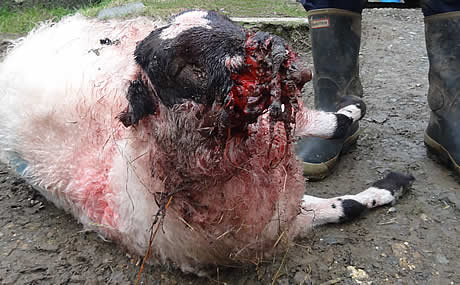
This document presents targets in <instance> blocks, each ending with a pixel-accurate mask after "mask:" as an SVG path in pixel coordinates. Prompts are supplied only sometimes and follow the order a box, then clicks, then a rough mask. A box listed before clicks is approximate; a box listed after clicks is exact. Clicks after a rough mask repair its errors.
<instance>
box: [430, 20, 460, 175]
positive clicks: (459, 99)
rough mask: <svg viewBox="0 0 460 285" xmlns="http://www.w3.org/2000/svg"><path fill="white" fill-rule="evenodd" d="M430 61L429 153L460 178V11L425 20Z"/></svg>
mask: <svg viewBox="0 0 460 285" xmlns="http://www.w3.org/2000/svg"><path fill="white" fill-rule="evenodd" d="M425 39H426V48H427V51H428V58H429V61H430V71H429V81H430V88H429V90H428V104H429V106H430V109H431V115H430V121H429V123H428V127H427V128H426V131H425V145H426V146H427V148H428V150H429V151H430V152H432V153H433V154H435V155H436V156H437V157H439V158H440V159H441V161H443V162H446V163H448V164H449V165H450V166H452V168H453V169H454V170H455V171H456V173H457V174H458V175H460V12H449V13H443V14H437V15H433V16H429V17H426V18H425Z"/></svg>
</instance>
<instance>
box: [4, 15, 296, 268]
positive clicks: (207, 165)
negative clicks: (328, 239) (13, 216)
mask: <svg viewBox="0 0 460 285" xmlns="http://www.w3.org/2000/svg"><path fill="white" fill-rule="evenodd" d="M160 25H161V24H160V23H156V22H152V21H151V20H148V19H144V18H137V19H133V20H129V21H103V22H102V21H97V20H89V19H86V18H84V17H82V16H79V15H77V16H72V17H68V18H65V19H64V20H62V21H61V22H59V23H57V24H55V25H51V24H49V25H44V26H42V27H40V28H38V29H36V30H35V31H33V32H32V33H30V34H29V35H28V36H27V37H26V38H25V39H23V40H21V41H20V42H19V43H18V44H17V46H16V47H15V48H14V49H13V50H12V51H10V52H9V54H8V56H7V57H6V59H5V61H4V62H3V63H2V64H1V66H0V149H1V155H0V156H1V159H2V161H4V162H7V163H10V164H11V165H12V166H13V167H16V169H17V170H18V171H19V172H20V174H22V175H24V176H25V177H26V178H27V179H28V180H29V181H30V182H31V183H32V184H33V185H35V186H36V188H37V189H39V190H40V192H41V193H42V194H43V195H44V196H46V197H47V198H48V199H49V200H51V201H53V202H54V203H55V204H56V205H58V206H59V207H61V208H63V209H64V210H66V211H69V212H71V213H72V214H73V215H74V216H75V217H77V218H78V219H79V221H80V222H82V224H83V225H84V226H85V227H86V228H88V229H92V230H96V231H98V232H100V233H102V234H103V235H104V236H106V237H108V238H110V239H113V240H115V241H117V242H119V243H120V244H122V245H123V246H125V247H126V248H128V249H129V250H130V251H133V252H135V253H136V254H139V255H143V254H145V252H146V251H147V248H148V244H149V238H150V233H151V227H152V222H153V220H154V216H155V214H156V213H157V212H158V206H157V203H156V201H155V200H154V195H153V193H161V192H164V191H165V187H175V188H174V189H178V190H179V191H178V192H177V194H174V195H173V199H172V203H171V206H170V207H169V208H168V210H167V211H166V216H165V217H164V223H163V225H162V228H161V229H160V231H158V234H157V236H156V237H155V241H154V243H153V248H152V249H153V253H154V254H153V257H152V260H153V261H159V262H173V263H175V264H176V265H177V266H179V267H180V268H182V270H184V271H193V272H198V271H199V270H200V269H201V268H203V267H206V266H208V265H213V264H231V263H234V262H255V261H258V260H260V259H262V258H263V257H264V255H266V254H269V253H270V252H271V251H272V250H273V248H274V244H275V242H276V241H277V239H278V237H279V235H280V234H282V233H284V234H285V236H287V237H290V238H291V237H294V236H295V235H296V233H295V231H296V229H297V228H298V227H297V226H293V223H294V220H295V219H296V217H297V215H298V213H299V211H300V201H301V198H302V194H303V192H304V183H303V178H302V176H301V171H300V167H299V164H298V162H297V161H296V158H295V154H294V151H293V149H292V146H291V145H290V144H288V143H287V142H286V134H285V132H284V127H283V126H282V124H281V123H277V124H276V125H275V132H274V141H272V140H271V139H272V136H271V135H270V131H269V122H268V119H267V116H266V115H264V116H261V117H260V118H259V120H258V122H257V123H255V124H253V125H250V126H249V137H248V138H246V139H243V138H242V137H239V136H234V137H232V138H230V139H229V140H228V141H227V142H226V144H225V149H220V150H219V151H217V152H216V149H215V147H216V146H215V145H213V144H207V143H206V142H203V141H202V139H201V138H200V137H199V136H198V135H197V134H198V133H197V129H198V128H199V125H200V120H199V117H200V116H199V114H201V113H200V112H201V111H202V110H201V108H202V106H201V105H198V104H196V103H192V102H186V103H184V104H181V105H178V106H175V107H174V108H171V109H168V108H166V107H164V106H160V112H159V115H158V116H155V117H147V118H145V119H143V120H142V121H140V122H139V125H137V126H135V127H129V128H125V127H124V126H123V125H122V124H121V123H120V121H119V120H118V119H117V118H116V116H117V115H118V114H120V113H121V112H122V111H123V110H124V109H125V108H126V106H127V104H128V102H127V100H126V98H125V95H126V92H127V89H128V86H129V82H130V80H134V78H135V76H136V74H137V73H138V72H139V69H138V67H137V66H136V64H135V61H134V58H133V52H134V49H135V47H136V43H137V42H139V41H140V40H142V39H143V38H145V37H146V36H147V35H148V34H149V33H150V32H151V31H152V30H154V29H155V28H158V27H159V26H160ZM104 38H109V39H111V40H112V41H114V40H119V43H117V44H113V45H101V44H100V43H99V40H100V39H104ZM272 142H273V144H272ZM270 144H272V146H271V147H270ZM216 153H221V154H222V155H221V156H216ZM21 163H26V165H27V167H26V168H25V169H24V170H22V169H21V168H20V167H19V166H18V165H19V164H21ZM182 189H187V191H180V190H182Z"/></svg>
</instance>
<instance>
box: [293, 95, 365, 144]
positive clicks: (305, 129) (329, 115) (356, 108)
mask: <svg viewBox="0 0 460 285" xmlns="http://www.w3.org/2000/svg"><path fill="white" fill-rule="evenodd" d="M365 110H366V105H365V104H364V102H362V101H360V102H356V103H354V104H350V105H347V106H345V107H343V108H341V109H339V110H338V111H337V112H335V113H334V112H324V111H317V110H308V109H303V110H301V112H299V113H298V114H297V126H296V135H297V136H311V137H321V138H326V139H336V138H343V137H345V136H346V134H347V132H348V130H349V128H350V127H351V125H352V124H353V123H354V122H356V121H358V120H360V119H361V118H362V117H363V116H364V114H365Z"/></svg>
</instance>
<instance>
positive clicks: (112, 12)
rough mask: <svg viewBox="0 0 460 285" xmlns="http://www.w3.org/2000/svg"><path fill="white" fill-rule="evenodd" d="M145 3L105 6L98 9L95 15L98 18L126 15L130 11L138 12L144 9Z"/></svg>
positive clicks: (130, 12)
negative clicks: (105, 7)
mask: <svg viewBox="0 0 460 285" xmlns="http://www.w3.org/2000/svg"><path fill="white" fill-rule="evenodd" d="M144 8H145V5H144V4H143V3H141V2H135V3H129V4H126V5H123V6H118V7H112V8H107V9H103V10H101V11H99V13H98V14H97V17H98V18H99V19H107V18H114V17H121V16H126V15H128V14H132V13H138V12H141V11H142V10H144Z"/></svg>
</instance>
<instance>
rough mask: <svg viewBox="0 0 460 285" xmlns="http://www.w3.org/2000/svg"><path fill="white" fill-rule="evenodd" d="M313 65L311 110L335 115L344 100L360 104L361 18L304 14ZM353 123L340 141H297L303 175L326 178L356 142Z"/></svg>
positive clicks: (327, 12)
mask: <svg viewBox="0 0 460 285" xmlns="http://www.w3.org/2000/svg"><path fill="white" fill-rule="evenodd" d="M308 19H309V23H310V38H311V43H312V55H313V64H314V76H313V87H314V91H315V95H314V96H315V108H316V109H319V110H323V111H328V112H335V111H337V110H338V109H340V108H341V107H344V105H343V104H344V103H345V101H348V102H350V99H351V98H350V96H352V97H356V98H352V100H353V101H355V102H356V101H357V100H358V101H360V99H359V97H362V94H363V88H362V86H361V81H360V79H359V61H358V56H359V47H360V42H361V15H360V14H359V13H354V12H350V11H346V10H341V9H318V10H312V11H310V12H308ZM358 134H359V125H358V123H355V124H354V125H353V126H352V128H351V130H350V131H349V133H348V134H347V135H346V136H345V137H344V138H341V139H322V138H312V137H308V138H304V139H302V140H300V141H299V142H297V145H296V153H297V156H298V157H299V159H300V160H301V161H303V166H304V175H305V176H306V177H307V178H309V179H311V180H321V179H323V178H325V177H327V176H328V175H330V174H331V173H332V171H333V169H334V167H335V166H336V165H337V162H338V159H339V156H340V154H341V153H344V152H345V151H346V150H347V149H348V148H349V147H350V146H351V145H353V144H354V143H355V142H356V140H357V139H358Z"/></svg>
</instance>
